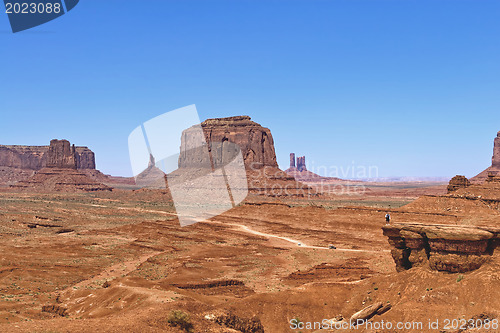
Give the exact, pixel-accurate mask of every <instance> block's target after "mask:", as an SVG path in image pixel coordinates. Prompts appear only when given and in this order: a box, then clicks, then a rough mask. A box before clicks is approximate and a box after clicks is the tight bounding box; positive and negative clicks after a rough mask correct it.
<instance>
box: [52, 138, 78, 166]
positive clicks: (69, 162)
mask: <svg viewBox="0 0 500 333" xmlns="http://www.w3.org/2000/svg"><path fill="white" fill-rule="evenodd" d="M47 168H67V169H76V150H75V146H74V145H73V146H71V144H70V143H69V141H67V140H52V141H50V146H49V151H48V153H47Z"/></svg>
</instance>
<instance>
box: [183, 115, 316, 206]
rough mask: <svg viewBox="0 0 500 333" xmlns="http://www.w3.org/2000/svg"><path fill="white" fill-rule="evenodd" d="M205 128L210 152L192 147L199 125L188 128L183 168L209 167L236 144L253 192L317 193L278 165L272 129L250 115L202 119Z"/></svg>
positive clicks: (268, 194)
mask: <svg viewBox="0 0 500 333" xmlns="http://www.w3.org/2000/svg"><path fill="white" fill-rule="evenodd" d="M201 128H202V130H203V134H204V136H205V141H206V143H207V147H205V148H202V149H208V152H209V154H206V153H201V152H200V153H196V150H194V151H193V149H192V147H193V146H196V145H197V143H196V142H191V141H192V140H198V141H199V139H198V138H197V132H198V131H199V126H194V127H191V128H189V129H187V130H185V131H184V132H183V134H182V138H181V154H180V156H179V162H178V164H179V168H180V169H182V168H197V167H200V166H205V167H206V166H211V165H213V164H214V161H215V160H221V161H225V160H228V158H226V157H224V156H223V155H224V154H226V155H228V156H229V157H231V156H233V155H234V154H235V151H234V147H235V145H236V146H237V147H239V149H240V151H241V154H242V157H243V163H244V166H245V169H246V175H247V179H246V180H245V181H246V182H247V184H248V191H249V192H250V193H253V194H257V195H265V196H271V197H281V196H301V197H302V196H309V195H317V194H316V193H315V192H314V191H313V190H312V189H311V188H310V187H309V186H307V185H304V184H302V183H299V182H297V181H295V179H294V178H292V177H290V176H289V175H287V174H286V173H285V172H283V171H282V170H280V169H279V168H278V162H277V161H276V152H275V149H274V140H273V136H272V134H271V131H270V130H269V129H268V128H266V127H263V126H262V125H260V124H258V123H256V122H254V121H252V119H251V118H250V117H249V116H234V117H227V118H214V119H207V120H205V121H204V122H202V123H201ZM227 143H232V144H233V145H230V144H227ZM193 152H195V153H193ZM200 156H205V157H206V156H211V159H212V160H211V161H209V160H203V158H202V160H200ZM214 166H215V165H214Z"/></svg>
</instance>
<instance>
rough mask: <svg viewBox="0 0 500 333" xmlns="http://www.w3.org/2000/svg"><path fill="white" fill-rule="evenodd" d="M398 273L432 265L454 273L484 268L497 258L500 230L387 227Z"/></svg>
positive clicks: (440, 269) (418, 225) (465, 227)
mask: <svg viewBox="0 0 500 333" xmlns="http://www.w3.org/2000/svg"><path fill="white" fill-rule="evenodd" d="M383 231H384V235H385V236H387V237H388V239H389V244H390V245H391V246H392V249H391V254H392V257H393V259H394V262H395V263H396V269H397V271H402V270H406V269H410V268H412V267H417V266H422V265H424V264H427V263H428V264H429V266H430V268H431V269H434V270H438V271H446V272H450V273H457V272H468V271H472V270H475V269H478V268H479V267H481V265H482V264H484V263H485V262H487V261H488V260H489V259H490V257H491V256H492V255H493V252H494V250H495V248H496V246H497V244H498V241H499V239H500V228H495V227H471V226H456V225H425V224H418V223H404V224H403V223H400V224H393V225H386V226H384V227H383Z"/></svg>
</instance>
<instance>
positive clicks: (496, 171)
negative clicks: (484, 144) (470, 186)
mask: <svg viewBox="0 0 500 333" xmlns="http://www.w3.org/2000/svg"><path fill="white" fill-rule="evenodd" d="M490 174H491V175H500V132H498V133H497V137H496V138H495V140H494V143H493V157H492V158H491V166H490V167H489V168H487V169H486V170H484V171H483V172H481V173H480V174H478V175H477V176H475V177H473V178H471V181H472V182H473V183H481V182H484V181H485V180H486V179H487V178H488V175H490Z"/></svg>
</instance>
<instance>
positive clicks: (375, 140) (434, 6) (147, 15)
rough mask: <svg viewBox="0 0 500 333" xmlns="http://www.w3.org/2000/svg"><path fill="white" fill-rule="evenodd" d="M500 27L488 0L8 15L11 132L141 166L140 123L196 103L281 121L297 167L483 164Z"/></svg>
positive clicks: (435, 168) (157, 5)
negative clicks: (135, 148)
mask: <svg viewBox="0 0 500 333" xmlns="http://www.w3.org/2000/svg"><path fill="white" fill-rule="evenodd" d="M0 8H2V11H3V6H0ZM499 36H500V2H499V1H487V0H484V1H474V0H470V1H460V0H446V1H442V0H428V1H425V0H414V1H413V0H393V1H377V0H369V1H356V0H348V1H335V0H331V1H315V0H304V1H284V0H282V1H273V0H262V1H259V0H250V1H240V0H227V1H212V0H200V1H190V0H182V1H181V0H178V1H166V0H147V1H146V0H127V1H124V0H83V1H80V4H79V5H78V6H77V7H76V8H75V9H73V10H72V11H71V12H69V13H68V14H66V15H64V16H63V17H61V18H59V19H57V20H54V21H52V22H49V23H47V24H45V25H43V26H40V27H37V28H35V29H32V30H29V31H26V32H21V33H17V34H12V33H11V32H10V26H9V23H8V20H7V16H6V15H5V14H2V13H0V39H1V44H0V45H1V46H0V78H1V80H0V110H1V111H0V112H1V113H0V114H1V120H0V143H1V144H25V145H44V144H48V142H49V141H50V139H53V138H66V139H69V140H70V141H71V142H72V143H75V144H77V145H87V146H89V147H90V148H91V149H93V150H94V151H95V152H96V154H97V163H98V168H99V169H101V170H102V171H103V172H105V173H111V174H115V175H130V174H131V168H130V162H129V158H128V148H127V137H128V135H129V133H130V132H131V131H132V130H133V129H134V128H135V127H136V126H138V125H139V124H141V123H143V122H144V121H146V120H148V119H150V118H153V117H154V116H157V115H159V114H162V113H164V112H167V111H170V110H173V109H176V108H179V107H183V106H186V105H190V104H196V106H197V108H198V112H199V113H200V117H201V118H202V119H206V118H213V117H224V116H232V115H242V114H246V115H250V116H251V117H252V118H253V119H254V120H255V121H257V122H259V123H261V124H262V125H264V126H266V127H269V128H270V129H271V131H272V134H273V136H274V141H275V145H276V152H277V155H278V161H279V163H280V165H281V166H282V167H283V168H286V167H287V165H288V154H289V153H290V152H292V151H293V152H295V153H297V155H306V156H307V161H308V162H309V163H314V165H316V166H318V165H326V166H337V167H338V168H340V167H344V168H347V167H349V166H350V165H352V163H353V162H354V163H355V165H365V166H377V167H378V169H379V176H453V175H455V174H465V175H467V176H473V175H475V174H476V173H478V172H480V171H481V170H483V169H484V168H486V167H487V166H489V165H490V163H491V155H492V145H493V138H494V137H495V136H496V133H497V131H499V130H500V112H499V111H500V42H499V38H500V37H499Z"/></svg>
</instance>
